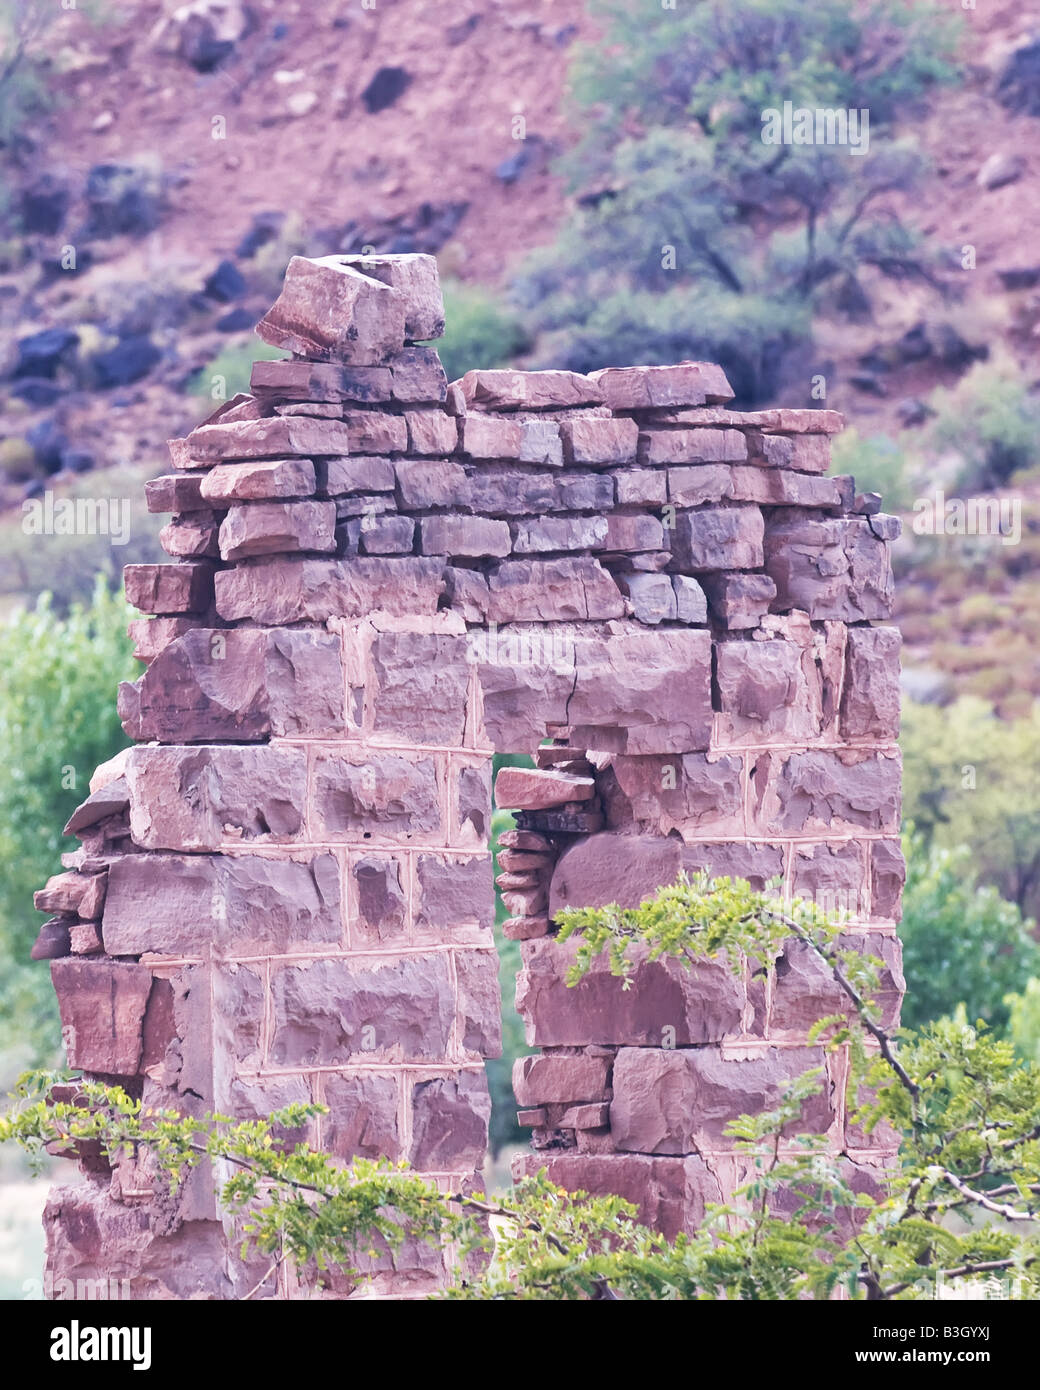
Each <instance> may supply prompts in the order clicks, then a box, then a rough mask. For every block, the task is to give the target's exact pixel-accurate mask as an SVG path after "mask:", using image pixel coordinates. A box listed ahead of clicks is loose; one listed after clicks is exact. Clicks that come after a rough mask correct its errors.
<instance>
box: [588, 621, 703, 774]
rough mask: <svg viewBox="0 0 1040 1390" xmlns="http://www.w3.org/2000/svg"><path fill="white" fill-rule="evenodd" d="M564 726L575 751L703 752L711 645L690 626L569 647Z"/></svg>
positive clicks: (625, 634)
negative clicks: (572, 662) (571, 664)
mask: <svg viewBox="0 0 1040 1390" xmlns="http://www.w3.org/2000/svg"><path fill="white" fill-rule="evenodd" d="M575 646H576V666H577V673H576V679H575V682H574V689H573V692H572V694H571V697H570V702H569V704H568V707H567V722H568V723H569V724H570V725H571V726H572V728H573V729H574V731H575V732H574V734H573V736H572V737H573V741H574V742H575V743H577V745H578V746H579V747H581V746H584V747H592V748H602V749H605V750H609V751H611V752H618V753H658V752H664V751H666V750H671V749H675V748H683V749H686V748H690V749H693V748H707V747H708V743H709V741H710V738H711V723H712V711H711V639H710V636H709V634H708V633H707V632H702V631H698V630H696V629H693V628H669V629H667V630H666V631H661V632H646V631H642V630H639V629H632V630H630V631H626V632H623V633H621V632H619V633H616V634H615V635H614V636H613V637H611V639H610V640H609V641H606V642H604V641H602V640H598V639H594V638H592V639H590V638H583V639H581V640H579V641H578V642H576V644H575Z"/></svg>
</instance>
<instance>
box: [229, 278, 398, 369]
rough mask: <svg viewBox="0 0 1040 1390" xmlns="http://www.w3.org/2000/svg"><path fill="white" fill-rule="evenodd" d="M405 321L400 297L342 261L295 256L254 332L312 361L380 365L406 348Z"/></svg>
mask: <svg viewBox="0 0 1040 1390" xmlns="http://www.w3.org/2000/svg"><path fill="white" fill-rule="evenodd" d="M406 316H407V309H406V301H405V298H404V296H402V295H400V294H399V293H398V292H397V291H395V290H394V289H391V287H390V286H389V285H385V284H382V283H380V281H379V280H377V279H375V278H373V277H372V276H371V275H368V274H364V273H362V272H361V271H359V270H358V269H356V268H354V267H352V266H351V265H349V264H347V263H346V261H345V259H344V258H343V257H342V256H322V257H320V258H316V259H313V260H309V259H307V258H306V257H304V256H293V257H292V259H291V260H290V261H289V265H288V267H287V268H286V272H285V280H284V282H283V284H282V291H281V293H280V294H279V296H278V298H277V299H276V300H275V302H274V304H272V306H271V307H270V309H268V311H267V313H266V314H265V315H264V317H263V318H262V319H261V320H260V322H259V323H258V324H257V326H256V331H257V333H258V334H259V335H260V337H261V338H263V340H264V342H265V343H270V344H271V346H272V347H277V348H282V349H284V350H285V351H286V352H293V353H296V354H297V356H300V357H307V358H311V359H313V360H314V361H318V362H329V361H338V362H347V363H351V364H355V363H357V364H360V363H364V364H369V365H378V364H380V363H382V362H385V361H386V360H387V359H388V358H390V357H392V356H393V354H394V353H395V352H396V351H397V350H398V349H399V348H401V347H402V346H403V345H404V340H405V337H406V336H407V334H406V328H405V325H406Z"/></svg>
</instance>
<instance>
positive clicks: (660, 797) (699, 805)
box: [612, 633, 745, 844]
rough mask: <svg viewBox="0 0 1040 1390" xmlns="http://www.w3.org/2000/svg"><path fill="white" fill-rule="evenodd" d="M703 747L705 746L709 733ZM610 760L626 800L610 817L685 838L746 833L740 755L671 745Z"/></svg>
mask: <svg viewBox="0 0 1040 1390" xmlns="http://www.w3.org/2000/svg"><path fill="white" fill-rule="evenodd" d="M691 635H695V634H691ZM700 635H701V636H707V634H706V633H704V634H700ZM673 747H674V745H673ZM701 747H702V748H704V749H707V747H708V738H707V737H705V738H703V739H702V742H701ZM612 766H613V769H614V775H615V777H616V778H617V782H618V786H619V788H620V789H621V792H622V793H623V795H624V798H625V800H626V801H627V803H628V804H627V808H626V807H625V806H624V805H622V806H621V807H618V808H616V809H615V810H613V811H612V822H613V819H614V817H615V816H616V817H618V818H619V819H621V818H622V816H624V819H625V820H629V821H630V822H631V823H633V824H634V826H635V828H636V829H637V830H640V831H643V832H645V833H648V834H654V835H670V834H671V833H672V831H676V830H677V831H678V832H679V834H680V835H681V836H682V838H683V840H684V841H685V842H686V843H687V844H691V843H693V842H694V841H696V840H698V839H699V838H700V837H701V836H702V835H719V836H723V835H724V836H736V835H743V834H744V833H745V825H744V762H743V759H742V758H741V757H740V756H739V755H727V754H719V753H708V752H693V753H683V754H682V755H678V754H676V753H674V752H671V751H668V752H661V753H658V755H656V756H654V757H617V758H614V759H613V761H612ZM626 812H627V814H626Z"/></svg>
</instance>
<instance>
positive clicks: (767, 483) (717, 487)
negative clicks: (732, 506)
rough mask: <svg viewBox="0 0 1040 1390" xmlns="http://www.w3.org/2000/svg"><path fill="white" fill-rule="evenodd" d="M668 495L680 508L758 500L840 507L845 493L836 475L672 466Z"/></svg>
mask: <svg viewBox="0 0 1040 1390" xmlns="http://www.w3.org/2000/svg"><path fill="white" fill-rule="evenodd" d="M668 497H669V500H670V501H671V502H672V503H674V504H675V505H676V506H678V507H695V506H698V505H699V504H700V503H702V502H722V501H725V502H759V503H761V504H762V505H763V506H771V507H787V506H798V507H831V508H835V509H837V508H840V507H841V505H842V501H843V499H842V492H841V488H840V486H839V484H838V481H837V479H835V478H814V477H811V476H808V475H806V474H804V473H791V472H788V471H787V470H785V469H779V468H754V467H750V466H737V467H725V466H724V465H719V464H715V465H708V466H706V467H693V468H669V470H668Z"/></svg>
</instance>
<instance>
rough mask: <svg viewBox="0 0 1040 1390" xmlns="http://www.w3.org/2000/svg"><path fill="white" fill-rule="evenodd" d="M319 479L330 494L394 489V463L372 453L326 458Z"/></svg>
mask: <svg viewBox="0 0 1040 1390" xmlns="http://www.w3.org/2000/svg"><path fill="white" fill-rule="evenodd" d="M213 471H214V472H216V471H217V470H216V469H214V470H213ZM322 480H323V486H324V491H325V492H327V493H328V494H329V496H330V497H342V496H344V495H345V494H347V493H355V492H393V490H394V483H395V474H394V465H393V464H392V463H391V462H390V460H389V459H388V458H381V457H379V456H377V455H372V454H360V455H355V456H354V457H353V458H342V459H328V460H327V461H326V463H325V466H324V469H323V470H322Z"/></svg>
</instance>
